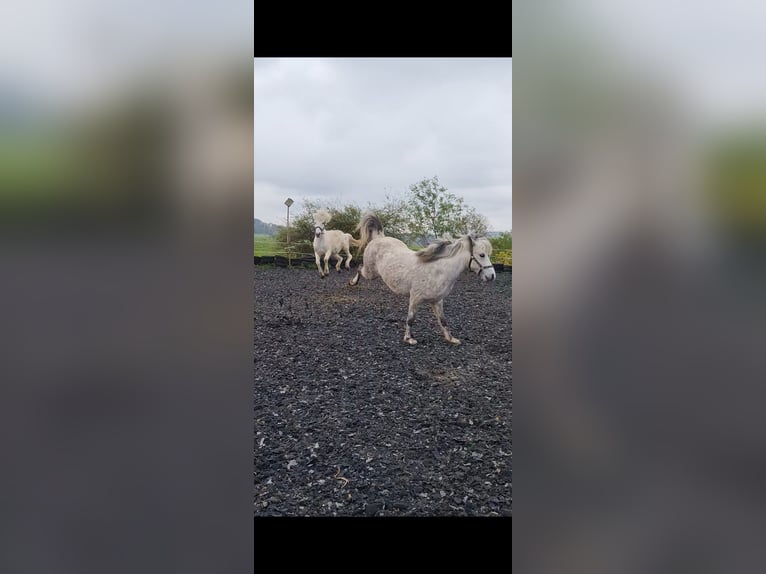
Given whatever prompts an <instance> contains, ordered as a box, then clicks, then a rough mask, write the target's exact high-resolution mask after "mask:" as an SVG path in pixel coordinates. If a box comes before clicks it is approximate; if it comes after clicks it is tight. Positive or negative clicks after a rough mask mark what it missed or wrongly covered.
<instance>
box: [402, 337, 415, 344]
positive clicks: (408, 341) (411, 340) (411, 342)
mask: <svg viewBox="0 0 766 574" xmlns="http://www.w3.org/2000/svg"><path fill="white" fill-rule="evenodd" d="M405 341H406V342H407V343H409V344H410V345H417V344H418V342H417V341H416V340H415V339H413V338H412V337H410V338H409V339H405Z"/></svg>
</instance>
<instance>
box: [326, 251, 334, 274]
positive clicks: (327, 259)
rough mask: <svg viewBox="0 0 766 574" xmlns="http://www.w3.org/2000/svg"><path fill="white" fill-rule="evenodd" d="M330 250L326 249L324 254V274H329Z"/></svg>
mask: <svg viewBox="0 0 766 574" xmlns="http://www.w3.org/2000/svg"><path fill="white" fill-rule="evenodd" d="M331 253H332V251H328V252H327V253H325V254H324V274H325V275H329V274H330V254H331Z"/></svg>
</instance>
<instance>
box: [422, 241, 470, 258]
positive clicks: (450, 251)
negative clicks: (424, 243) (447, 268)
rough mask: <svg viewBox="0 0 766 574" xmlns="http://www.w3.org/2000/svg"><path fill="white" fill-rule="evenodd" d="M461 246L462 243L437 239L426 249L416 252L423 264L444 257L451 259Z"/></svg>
mask: <svg viewBox="0 0 766 574" xmlns="http://www.w3.org/2000/svg"><path fill="white" fill-rule="evenodd" d="M461 246H462V241H460V240H459V239H458V240H451V239H437V240H436V241H434V242H433V243H431V245H429V246H428V247H424V248H423V249H421V250H420V251H418V252H416V253H415V255H417V256H418V257H419V258H420V260H421V261H422V262H423V263H428V262H429V261H436V260H437V259H444V258H445V257H452V256H453V255H455V254H457V252H458V251H459V250H460V247H461Z"/></svg>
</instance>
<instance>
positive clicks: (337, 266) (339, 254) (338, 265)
mask: <svg viewBox="0 0 766 574" xmlns="http://www.w3.org/2000/svg"><path fill="white" fill-rule="evenodd" d="M341 263H343V253H340V252H338V264H337V265H336V266H335V270H336V271H337V272H338V273H340V266H341Z"/></svg>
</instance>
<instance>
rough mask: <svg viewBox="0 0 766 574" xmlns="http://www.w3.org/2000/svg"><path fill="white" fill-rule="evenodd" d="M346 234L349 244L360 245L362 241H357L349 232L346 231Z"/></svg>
mask: <svg viewBox="0 0 766 574" xmlns="http://www.w3.org/2000/svg"><path fill="white" fill-rule="evenodd" d="M346 235H348V241H349V243H351V245H353V246H354V247H359V246H361V245H362V242H361V241H359V240H358V239H355V238H354V236H353V235H351V234H350V233H346Z"/></svg>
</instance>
